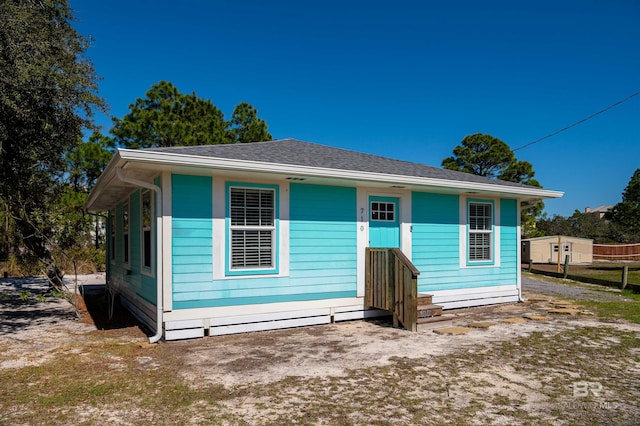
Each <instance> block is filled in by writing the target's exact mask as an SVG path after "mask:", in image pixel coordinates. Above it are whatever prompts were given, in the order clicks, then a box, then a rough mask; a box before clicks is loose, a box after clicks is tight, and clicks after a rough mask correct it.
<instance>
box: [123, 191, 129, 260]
mask: <svg viewBox="0 0 640 426" xmlns="http://www.w3.org/2000/svg"><path fill="white" fill-rule="evenodd" d="M125 211H126V213H127V214H126V216H127V231H126V232H125V230H124V217H125ZM125 235H126V236H127V247H126V250H125V246H124V244H123V245H122V268H123V269H126V270H129V271H130V270H131V194H129V195H127V198H126V200H124V201H123V202H122V232H121V236H122V242H123V243H124V236H125ZM125 254H126V255H127V259H126V260H125V258H124V257H125Z"/></svg>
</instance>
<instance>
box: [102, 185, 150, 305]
mask: <svg viewBox="0 0 640 426" xmlns="http://www.w3.org/2000/svg"><path fill="white" fill-rule="evenodd" d="M128 201H129V241H130V248H129V265H128V266H126V265H125V264H124V250H123V247H124V245H123V239H124V232H123V221H122V212H123V208H124V204H125V203H126V200H123V201H122V202H120V203H119V204H118V205H117V207H116V210H115V214H116V247H115V250H116V259H115V262H114V263H111V258H110V257H109V259H107V262H108V263H109V276H110V277H111V278H112V279H113V280H115V281H116V282H118V284H119V285H124V286H127V288H128V289H129V290H130V291H132V292H134V293H135V294H136V295H138V296H140V297H141V298H142V299H144V300H146V301H147V302H149V303H151V304H153V305H154V306H155V304H156V278H155V271H152V275H153V276H149V275H146V274H143V273H142V259H141V255H142V252H141V243H142V230H141V225H142V221H141V217H140V213H141V212H140V208H141V206H140V201H141V191H140V190H136V191H135V192H133V193H132V194H131V195H130V196H129V199H128ZM152 203H153V204H154V206H155V194H154V195H153V197H152ZM154 211H155V209H154ZM153 220H154V224H155V217H154V219H153ZM155 232H156V230H155V227H154V234H155ZM155 238H156V236H155V235H154V236H153V241H155ZM108 241H109V242H110V241H111V239H110V238H109V240H108ZM109 250H113V247H109ZM152 253H153V256H154V257H153V259H152V264H153V265H155V264H156V257H155V256H156V253H155V244H154V247H153V252H152Z"/></svg>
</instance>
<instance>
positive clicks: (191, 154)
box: [87, 138, 562, 210]
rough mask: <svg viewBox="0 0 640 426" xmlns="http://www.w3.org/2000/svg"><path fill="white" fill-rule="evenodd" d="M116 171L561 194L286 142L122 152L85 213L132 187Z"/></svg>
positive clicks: (145, 176) (520, 194)
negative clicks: (224, 174)
mask: <svg viewBox="0 0 640 426" xmlns="http://www.w3.org/2000/svg"><path fill="white" fill-rule="evenodd" d="M116 168H127V170H129V169H130V170H131V172H132V173H134V174H135V176H134V177H136V178H138V179H140V178H142V179H149V178H150V177H151V176H152V175H153V174H156V175H157V173H158V171H160V170H167V169H169V170H172V171H174V172H176V171H178V170H182V171H183V172H184V170H186V169H188V168H198V169H209V170H225V171H227V172H232V171H236V172H243V173H248V174H255V173H262V174H265V173H267V174H270V175H271V176H278V177H280V178H284V176H288V178H289V179H291V176H298V177H299V179H305V180H310V181H311V180H312V178H316V179H320V180H324V181H325V182H328V181H331V180H333V182H335V181H336V180H342V181H355V182H358V183H363V182H365V183H367V184H372V183H377V184H378V185H379V184H381V183H384V184H385V185H386V186H387V187H388V186H394V187H398V186H402V187H404V188H408V187H410V188H422V189H424V188H432V189H433V188H440V189H446V190H449V191H450V190H452V189H456V190H457V191H458V192H459V191H462V190H465V191H474V192H475V191H477V192H492V191H493V192H495V193H499V194H511V195H513V196H515V197H518V198H522V199H539V198H557V197H561V196H562V193H561V192H557V191H549V190H544V189H541V188H536V187H532V186H527V185H522V184H518V183H513V182H506V181H500V180H495V179H490V178H486V177H482V176H477V175H473V174H470V173H463V172H456V171H452V170H446V169H441V168H438V167H433V166H427V165H425V164H420V163H414V162H409V161H402V160H396V159H392V158H387V157H381V156H378V155H372V154H366V153H362V152H356V151H350V150H346V149H341V148H335V147H330V146H326V145H321V144H316V143H310V142H304V141H300V140H297V139H291V138H286V139H279V140H273V141H268V142H256V143H245V144H229V145H200V146H178V147H162V148H144V149H138V150H131V149H120V150H118V152H117V153H116V155H114V158H113V159H112V160H111V162H110V163H109V165H108V166H107V168H106V169H105V171H104V173H103V174H102V176H101V177H100V179H99V180H98V183H97V184H96V187H95V188H94V190H93V191H92V193H91V195H90V197H89V200H88V201H87V207H88V208H89V209H91V210H105V209H108V208H111V206H112V205H113V202H114V199H115V198H117V195H118V194H116V193H115V192H118V191H114V189H117V188H118V187H120V188H123V190H124V189H126V187H129V189H131V185H128V184H125V183H123V182H121V181H118V180H117V179H116V177H115V173H114V170H115V169H116ZM136 168H137V169H138V170H136ZM144 170H146V172H145V171H144Z"/></svg>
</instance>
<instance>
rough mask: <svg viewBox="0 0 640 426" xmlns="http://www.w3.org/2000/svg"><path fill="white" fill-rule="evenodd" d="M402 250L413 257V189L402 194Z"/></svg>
mask: <svg viewBox="0 0 640 426" xmlns="http://www.w3.org/2000/svg"><path fill="white" fill-rule="evenodd" d="M399 198H400V250H402V252H403V253H404V254H405V256H407V259H413V257H412V255H413V238H412V235H411V228H412V226H413V217H412V216H411V191H403V192H402V194H401V195H400V197H399Z"/></svg>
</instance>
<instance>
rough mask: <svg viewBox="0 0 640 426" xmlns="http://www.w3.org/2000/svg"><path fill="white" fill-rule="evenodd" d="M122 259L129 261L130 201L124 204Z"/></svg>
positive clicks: (125, 261)
mask: <svg viewBox="0 0 640 426" xmlns="http://www.w3.org/2000/svg"><path fill="white" fill-rule="evenodd" d="M122 253H123V256H122V261H123V262H124V263H126V264H128V263H129V203H128V202H126V203H124V205H123V206H122Z"/></svg>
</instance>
